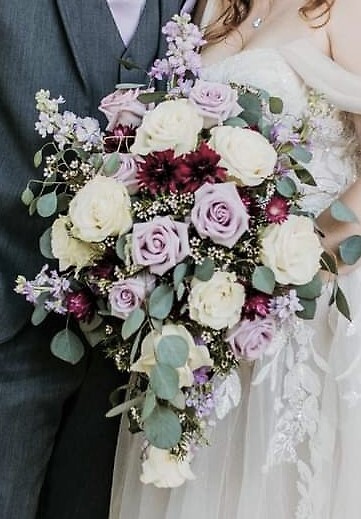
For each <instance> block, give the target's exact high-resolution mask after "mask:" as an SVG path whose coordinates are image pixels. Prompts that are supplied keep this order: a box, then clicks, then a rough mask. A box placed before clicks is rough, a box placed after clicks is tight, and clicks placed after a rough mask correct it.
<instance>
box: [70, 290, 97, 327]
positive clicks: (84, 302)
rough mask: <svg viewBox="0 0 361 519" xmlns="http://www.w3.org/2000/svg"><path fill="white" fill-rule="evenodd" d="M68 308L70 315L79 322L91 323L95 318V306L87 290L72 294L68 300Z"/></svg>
mask: <svg viewBox="0 0 361 519" xmlns="http://www.w3.org/2000/svg"><path fill="white" fill-rule="evenodd" d="M66 306H67V310H68V312H69V314H71V315H73V316H74V317H75V319H77V320H78V321H87V322H89V321H91V319H92V318H93V316H94V305H93V302H92V300H91V298H90V296H89V294H88V293H87V292H86V291H85V290H80V291H79V292H71V293H70V294H68V296H67V298H66Z"/></svg>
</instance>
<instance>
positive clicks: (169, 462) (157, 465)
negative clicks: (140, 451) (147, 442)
mask: <svg viewBox="0 0 361 519" xmlns="http://www.w3.org/2000/svg"><path fill="white" fill-rule="evenodd" d="M142 469H143V472H142V474H141V476H140V481H141V482H142V483H145V484H148V483H153V485H154V486H156V487H158V488H175V487H180V486H181V485H183V483H184V482H185V481H186V480H187V479H195V475H194V474H193V472H192V471H191V468H190V456H188V457H187V458H185V459H184V460H183V461H178V460H177V458H176V456H174V455H172V454H171V453H170V452H169V451H168V450H164V449H158V448H157V447H153V446H150V447H149V448H148V449H147V459H146V460H145V461H143V463H142Z"/></svg>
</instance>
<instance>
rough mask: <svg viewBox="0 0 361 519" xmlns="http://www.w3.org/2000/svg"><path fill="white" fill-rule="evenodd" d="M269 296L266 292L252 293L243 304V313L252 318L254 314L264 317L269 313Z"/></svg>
mask: <svg viewBox="0 0 361 519" xmlns="http://www.w3.org/2000/svg"><path fill="white" fill-rule="evenodd" d="M269 303H270V297H269V296H268V295H266V294H260V293H257V294H252V295H251V296H249V297H248V298H247V299H246V302H245V304H244V306H243V315H244V316H245V317H247V318H248V319H251V320H253V319H254V318H255V316H256V315H259V316H260V317H266V315H267V314H268V313H269Z"/></svg>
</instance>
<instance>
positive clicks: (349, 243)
mask: <svg viewBox="0 0 361 519" xmlns="http://www.w3.org/2000/svg"><path fill="white" fill-rule="evenodd" d="M338 249H339V252H340V257H341V259H342V261H343V262H344V263H346V265H354V264H355V263H356V261H358V260H359V259H360V257H361V236H359V235H357V234H356V235H353V236H349V237H348V238H346V239H345V240H343V241H342V242H341V243H340V245H339V247H338Z"/></svg>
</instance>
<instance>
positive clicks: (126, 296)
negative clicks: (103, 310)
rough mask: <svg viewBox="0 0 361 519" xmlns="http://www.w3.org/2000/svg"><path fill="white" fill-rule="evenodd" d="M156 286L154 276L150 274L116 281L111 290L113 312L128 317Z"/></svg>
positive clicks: (121, 316) (117, 315)
mask: <svg viewBox="0 0 361 519" xmlns="http://www.w3.org/2000/svg"><path fill="white" fill-rule="evenodd" d="M154 286H155V280H154V277H153V276H150V275H149V274H148V275H145V274H141V275H139V276H136V277H134V278H127V279H122V280H120V281H116V282H115V283H113V285H112V288H111V289H110V291H109V303H110V308H111V314H112V315H114V316H116V317H120V319H126V318H127V317H128V316H129V314H130V313H131V312H133V310H135V309H136V308H139V307H140V306H141V304H142V303H143V301H144V299H145V296H146V295H147V294H149V293H150V292H151V291H152V290H153V288H154Z"/></svg>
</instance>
